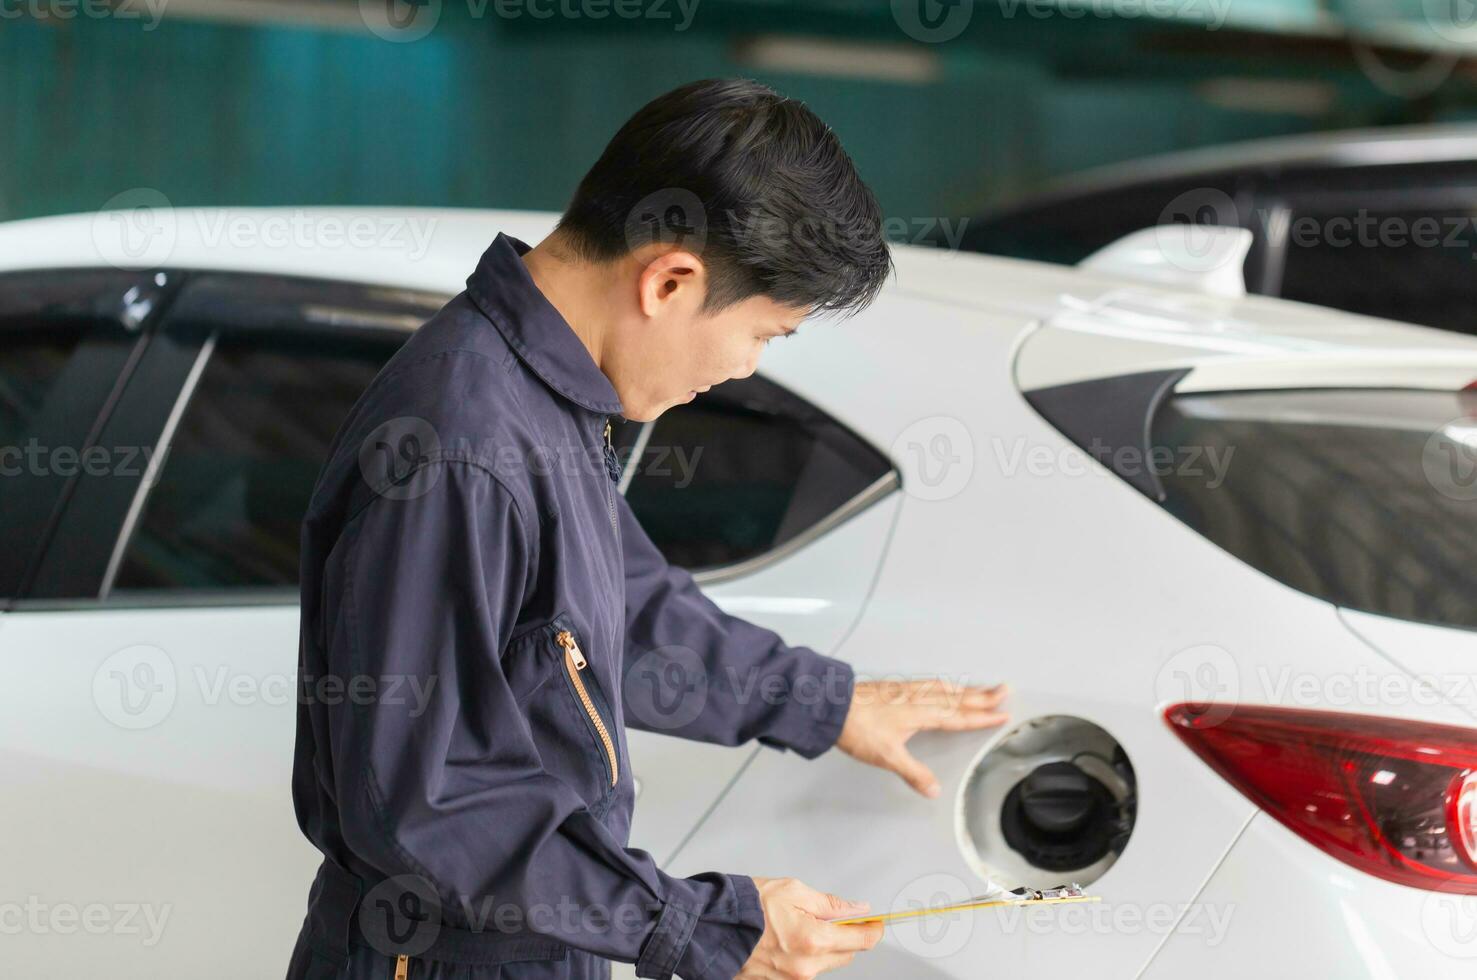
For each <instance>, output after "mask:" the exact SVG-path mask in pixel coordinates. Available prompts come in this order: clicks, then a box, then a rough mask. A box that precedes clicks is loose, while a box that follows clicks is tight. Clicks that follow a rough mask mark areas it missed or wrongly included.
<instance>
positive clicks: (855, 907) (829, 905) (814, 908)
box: [795, 887, 872, 920]
mask: <svg viewBox="0 0 1477 980" xmlns="http://www.w3.org/2000/svg"><path fill="white" fill-rule="evenodd" d="M795 904H796V906H798V907H799V908H801V909H804V910H805V911H806V912H809V913H810V914H811V915H813V916H815V917H816V918H817V919H822V920H825V919H849V918H853V917H855V916H858V915H866V914H867V913H868V912H870V911H872V906H870V905H868V904H867V903H866V902H851V901H848V900H846V899H844V898H841V897H840V896H839V895H832V894H830V893H829V892H819V891H816V890H815V889H813V888H808V887H807V888H806V890H805V894H803V895H799V896H796V900H795Z"/></svg>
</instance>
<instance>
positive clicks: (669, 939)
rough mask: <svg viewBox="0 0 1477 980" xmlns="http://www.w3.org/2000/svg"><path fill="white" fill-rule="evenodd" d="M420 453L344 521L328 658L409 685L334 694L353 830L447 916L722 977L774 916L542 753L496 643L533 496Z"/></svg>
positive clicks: (527, 552) (666, 971) (530, 549)
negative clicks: (681, 861) (400, 481)
mask: <svg viewBox="0 0 1477 980" xmlns="http://www.w3.org/2000/svg"><path fill="white" fill-rule="evenodd" d="M425 465H427V466H429V467H434V468H435V469H433V470H429V471H428V472H426V473H423V474H422V477H423V478H424V479H422V481H421V483H420V484H419V485H418V486H419V488H420V490H421V491H423V492H419V493H418V494H417V495H416V496H414V497H412V498H411V499H394V498H391V497H378V498H375V499H373V500H372V501H371V502H370V503H369V504H367V505H366V506H365V507H364V509H363V510H362V511H361V512H360V513H359V514H358V515H357V516H356V517H355V520H354V521H353V522H351V523H350V525H349V530H346V535H345V538H346V539H347V538H348V536H349V534H350V533H352V534H353V539H352V540H351V541H348V542H347V548H348V550H347V553H346V554H345V556H344V558H343V565H342V568H341V570H340V575H341V576H342V588H338V589H335V590H334V594H336V595H339V596H341V599H340V600H339V601H341V603H342V604H343V608H342V611H341V612H340V614H338V615H336V616H335V617H333V618H332V619H331V620H330V622H333V623H334V624H335V625H334V627H333V629H332V631H331V635H330V637H329V640H328V642H329V662H330V664H331V665H332V666H333V669H334V670H335V672H342V673H345V674H349V675H352V676H353V677H368V678H373V679H376V680H377V681H379V682H380V684H381V686H380V687H378V688H377V690H380V691H383V692H389V691H390V690H392V688H391V684H394V683H395V682H397V681H398V682H399V683H398V685H397V686H396V687H395V688H394V689H395V690H398V692H399V696H398V697H390V696H388V694H387V695H386V696H384V697H375V698H363V697H359V698H356V697H347V698H345V699H344V702H343V704H342V705H340V706H338V707H336V708H333V709H331V714H330V717H331V721H330V731H331V735H330V738H331V746H332V753H333V762H334V772H335V774H336V781H337V782H338V784H339V785H338V786H337V793H338V803H339V815H340V819H341V821H342V828H341V829H342V833H343V838H344V841H345V843H346V844H347V845H348V846H349V847H350V849H351V850H352V851H353V852H354V853H355V854H356V855H357V856H359V857H361V858H363V859H364V860H367V861H369V862H370V863H371V864H373V865H374V866H375V867H376V868H377V869H378V870H380V871H382V872H384V874H385V875H386V876H390V875H419V876H421V877H422V878H423V879H426V880H427V881H428V882H429V883H430V884H431V885H432V886H433V887H434V888H435V889H436V891H437V893H438V895H439V898H440V901H441V903H442V907H443V916H444V918H445V919H446V920H447V921H452V920H455V919H457V918H458V916H457V910H470V911H477V910H481V911H482V913H484V914H485V913H486V912H492V913H493V914H494V915H503V914H504V913H505V912H506V911H507V910H509V909H513V910H517V914H518V915H519V916H520V920H519V921H520V926H521V928H523V929H528V930H532V931H533V932H535V933H538V934H541V935H544V936H548V937H551V938H554V939H557V940H558V941H560V942H562V943H564V944H566V945H569V946H572V947H576V948H579V949H583V950H587V951H589V952H592V953H595V954H597V955H600V956H603V957H606V958H609V959H614V960H620V961H624V962H627V963H631V962H634V963H635V964H636V973H637V976H640V977H655V978H661V980H665V978H667V977H670V976H672V975H673V973H674V972H675V973H676V974H677V975H678V976H680V977H683V978H685V980H709V978H715V980H716V978H724V980H728V978H731V977H732V976H733V975H734V974H735V973H737V972H738V970H739V968H740V967H741V966H742V964H743V963H744V961H745V960H746V959H747V958H748V956H749V954H750V953H751V952H752V949H753V947H754V945H755V944H756V943H757V942H758V940H759V937H760V934H761V933H762V932H763V928H764V915H763V911H762V909H761V907H760V905H759V900H758V893H757V891H756V889H755V886H754V882H753V881H752V879H750V878H747V877H741V876H731V875H724V874H716V873H709V874H700V875H696V876H694V877H691V878H674V877H671V876H669V875H667V874H665V873H663V872H662V871H661V870H659V869H658V868H657V867H656V864H655V863H654V861H653V860H652V858H651V856H650V855H649V854H647V853H646V852H644V851H640V850H629V849H627V848H626V847H624V846H623V844H622V842H621V841H619V840H617V839H615V837H614V836H613V835H612V834H611V833H610V832H609V831H608V830H607V828H606V827H605V826H604V824H602V823H601V822H600V821H599V820H597V819H596V818H595V817H594V816H593V815H592V814H591V812H590V810H589V809H588V807H587V806H586V804H585V802H584V800H583V798H582V797H581V796H580V795H579V794H578V793H577V792H575V790H574V789H573V788H572V787H570V786H569V785H568V784H567V783H565V782H564V781H563V780H560V779H559V778H557V777H555V776H554V775H552V774H551V773H549V772H548V771H547V770H545V769H544V768H542V766H541V764H540V759H539V753H538V750H537V747H536V745H535V744H534V742H533V739H532V734H531V732H530V730H529V728H528V725H527V722H526V720H525V718H524V716H523V714H522V713H521V712H520V710H519V706H518V704H517V701H516V698H515V696H514V693H513V690H512V688H511V687H510V682H509V677H508V676H507V673H506V672H505V664H504V663H503V661H502V658H501V653H502V651H503V650H504V649H505V648H506V647H507V645H508V642H509V639H510V633H511V632H512V629H513V626H514V623H515V622H516V619H517V614H518V611H519V609H520V608H521V606H522V603H523V600H524V597H525V595H526V593H527V591H528V589H529V588H530V587H531V586H530V583H531V582H532V580H533V579H532V574H533V569H534V563H535V562H536V561H537V555H536V554H535V553H534V548H535V547H536V542H537V540H538V538H537V536H536V529H535V527H534V526H533V525H531V524H529V523H528V521H529V519H530V518H531V516H532V515H530V514H525V513H524V512H523V511H522V510H521V509H520V507H519V504H518V502H517V500H516V499H515V498H514V496H512V494H511V491H509V490H508V489H507V488H506V487H505V486H504V485H503V484H502V483H501V482H500V481H499V480H498V479H497V478H496V476H495V475H494V474H493V473H491V472H489V471H488V470H486V469H483V468H481V467H480V466H479V465H477V464H475V463H472V462H467V461H460V460H436V461H432V462H430V463H427V464H425ZM355 523H357V525H358V527H357V530H356V531H355V530H352V529H353V526H354V524H355ZM343 544H344V542H343V541H341V545H343ZM465 918H466V919H470V918H471V916H470V915H468V916H466V917H465ZM491 921H492V923H493V924H496V923H497V922H498V921H499V920H498V919H496V918H494V919H492V920H491ZM486 923H487V920H486V919H484V920H483V925H484V927H486ZM475 924H476V923H473V925H475ZM461 927H462V928H466V927H467V926H466V925H462V926H461Z"/></svg>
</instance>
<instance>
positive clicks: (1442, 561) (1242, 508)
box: [1154, 390, 1477, 628]
mask: <svg viewBox="0 0 1477 980" xmlns="http://www.w3.org/2000/svg"><path fill="white" fill-rule="evenodd" d="M1154 442H1155V444H1156V445H1157V446H1161V447H1167V448H1168V449H1169V450H1171V451H1175V450H1177V449H1183V448H1184V447H1195V449H1196V450H1197V452H1202V455H1199V456H1197V457H1196V458H1197V459H1198V460H1200V462H1199V463H1198V465H1195V466H1175V467H1171V468H1170V469H1169V471H1168V473H1167V475H1166V474H1163V473H1161V476H1162V477H1163V479H1164V486H1165V490H1166V492H1167V493H1168V500H1167V501H1166V503H1165V506H1166V507H1167V508H1168V509H1169V510H1170V511H1171V512H1172V513H1173V514H1175V516H1177V517H1179V518H1180V519H1181V520H1183V521H1184V522H1185V523H1186V524H1189V525H1190V526H1191V527H1193V528H1195V529H1196V530H1197V531H1199V532H1200V533H1201V534H1204V535H1205V536H1206V537H1207V538H1209V539H1211V540H1212V541H1214V542H1215V543H1216V544H1218V545H1220V546H1221V547H1222V548H1225V549H1226V550H1227V551H1230V552H1231V553H1232V554H1234V555H1236V556H1237V557H1238V558H1241V559H1242V560H1243V561H1246V562H1248V563H1249V564H1251V565H1253V566H1255V567H1256V568H1259V569H1261V570H1262V571H1264V572H1266V573H1267V574H1268V575H1270V576H1272V577H1273V578H1276V579H1278V580H1280V581H1282V582H1285V583H1286V584H1288V585H1290V586H1292V587H1293V588H1296V589H1300V590H1301V591H1303V592H1306V593H1308V594H1310V595H1314V596H1318V597H1320V598H1323V599H1327V600H1329V601H1330V602H1334V603H1337V604H1338V605H1340V606H1347V607H1350V608H1353V609H1360V610H1364V611H1368V612H1374V613H1380V614H1384V615H1387V616H1394V617H1399V618H1401V619H1408V620H1417V621H1421V622H1430V623H1441V624H1446V625H1453V626H1464V627H1468V628H1477V562H1474V561H1473V556H1474V555H1477V393H1463V394H1456V393H1449V394H1448V393H1442V392H1427V391H1379V390H1360V391H1285V392H1257V393H1237V394H1202V395H1181V396H1177V397H1174V398H1172V399H1171V400H1170V401H1169V402H1167V403H1166V405H1165V406H1164V407H1163V408H1162V409H1161V410H1160V412H1159V414H1158V416H1157V418H1156V421H1155V425H1154ZM1174 458H1177V459H1186V458H1188V457H1186V456H1184V454H1183V453H1177V454H1176V455H1175V457H1174ZM1208 459H1220V460H1223V461H1226V465H1224V466H1221V467H1220V468H1219V470H1217V468H1216V467H1212V466H1210V465H1208V464H1207V462H1206V460H1208Z"/></svg>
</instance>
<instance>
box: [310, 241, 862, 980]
mask: <svg viewBox="0 0 1477 980" xmlns="http://www.w3.org/2000/svg"><path fill="white" fill-rule="evenodd" d="M527 250H528V246H527V245H525V244H524V243H522V242H520V241H517V240H516V239H513V238H510V237H508V236H505V235H499V236H498V238H497V239H496V240H495V241H494V242H493V243H492V245H491V246H490V247H489V248H488V249H487V251H486V253H485V254H484V255H483V256H482V259H481V261H480V262H479V263H478V266H477V269H476V271H474V272H473V273H472V275H471V276H470V277H469V278H468V279H467V288H466V290H465V291H464V292H462V293H461V294H459V295H458V296H457V297H455V298H454V299H452V300H451V302H449V303H448V304H447V305H446V306H445V307H444V308H443V309H442V310H441V311H440V312H438V313H437V314H436V315H435V316H434V317H433V318H432V319H431V320H430V321H429V322H427V323H426V324H425V325H424V326H423V327H421V328H420V329H419V330H418V331H417V332H416V333H415V334H414V335H413V336H412V337H411V339H410V340H409V342H407V343H406V344H405V346H404V347H403V348H401V349H400V350H399V351H398V352H397V353H396V354H395V356H394V357H393V358H392V359H391V360H390V361H389V362H388V363H387V364H386V366H385V368H384V369H383V370H382V371H381V372H380V374H379V376H378V377H376V379H375V380H374V382H373V383H372V384H371V385H370V386H369V388H368V389H367V390H366V391H365V392H364V394H363V396H362V397H361V398H360V399H359V401H358V403H357V404H356V405H355V407H354V409H353V411H352V412H351V414H350V416H349V418H348V419H347V420H346V421H345V422H344V424H343V426H342V428H341V429H340V430H339V433H338V435H337V437H336V438H335V441H334V444H333V447H332V449H331V451H330V456H329V460H328V462H327V463H326V464H325V465H324V469H323V471H322V473H321V475H320V476H319V479H318V483H317V485H316V487H315V489H314V493H313V498H312V501H311V503H310V504H309V507H308V512H307V515H306V518H305V520H304V523H303V529H302V578H301V589H302V619H301V638H300V653H299V668H298V669H299V706H298V713H297V714H298V722H297V748H296V754H295V759H294V771H293V799H294V801H295V805H296V810H297V817H298V822H299V825H300V826H301V827H302V830H303V833H304V834H306V835H307V837H308V839H309V840H310V841H312V842H313V844H314V845H315V846H317V847H318V849H319V850H320V851H322V852H323V855H324V861H323V864H322V866H321V867H320V869H319V871H318V875H317V877H316V878H315V880H314V882H313V885H312V888H311V891H310V895H309V902H308V912H307V916H306V918H305V921H304V923H303V927H302V930H301V933H300V934H299V937H298V941H297V945H296V947H295V949H294V951H293V954H292V960H291V964H290V966H289V969H288V976H289V978H291V980H299V978H313V977H355V978H358V977H374V978H377V980H390V978H392V977H397V976H401V975H404V976H408V977H411V978H428V980H429V978H449V977H458V978H464V980H485V978H494V977H509V978H512V977H516V978H520V980H522V978H527V980H545V978H549V980H552V978H579V980H584V978H595V977H608V976H609V972H610V963H609V961H610V960H622V961H625V962H628V963H632V962H634V963H635V964H636V972H637V974H638V976H642V977H659V978H666V977H670V976H672V975H673V974H674V973H675V974H676V975H677V976H679V977H683V978H685V980H709V978H714V980H716V978H731V977H732V976H733V975H734V974H735V973H736V972H737V971H738V969H739V968H740V967H741V966H742V964H743V963H744V961H745V960H746V959H747V958H748V956H749V954H750V952H751V951H752V949H753V946H754V945H755V943H757V942H758V939H759V936H760V934H761V933H762V931H763V927H764V916H763V912H762V910H761V908H760V906H759V902H758V895H757V892H756V890H755V888H754V884H753V881H752V880H751V879H749V878H747V877H744V876H740V875H727V874H717V873H709V874H700V875H696V876H693V877H691V878H674V877H671V876H669V875H667V874H664V873H663V872H662V871H661V870H660V869H659V868H657V866H656V864H655V863H654V862H653V860H652V858H651V856H650V855H649V854H647V853H646V852H644V851H640V850H632V849H629V848H628V847H627V843H628V839H629V829H630V823H631V811H632V805H633V802H634V791H633V783H632V779H631V771H630V766H629V765H628V764H627V761H628V758H627V752H626V738H625V727H626V721H627V717H626V716H627V714H628V712H629V714H630V715H631V718H630V721H631V723H632V724H634V725H636V726H637V727H641V728H645V729H648V730H654V731H661V732H663V733H665V734H670V735H676V736H679V737H682V738H691V739H698V740H701V741H706V742H713V743H718V744H723V745H739V744H741V743H743V742H746V741H748V740H750V739H756V738H757V739H759V740H760V741H761V742H763V743H766V744H768V745H771V746H774V747H778V748H782V749H790V750H793V751H795V752H798V753H800V754H801V755H803V756H805V757H807V758H811V757H814V756H817V755H819V754H821V753H822V752H824V751H825V750H826V749H828V748H830V747H831V745H832V744H833V743H834V742H835V740H836V738H837V736H838V735H839V734H840V729H841V726H842V723H843V721H844V720H845V717H846V712H847V709H848V708H849V706H850V703H851V694H852V683H853V680H852V674H851V670H850V668H848V667H847V666H846V665H845V664H844V663H842V662H840V661H836V660H832V659H830V658H827V657H822V656H821V655H820V654H818V653H816V652H815V651H813V650H811V649H809V648H806V647H796V646H789V645H786V644H785V643H784V642H783V641H782V640H781V639H780V638H779V636H777V635H776V634H775V633H773V632H772V631H770V630H767V629H763V628H761V627H759V626H756V625H754V624H752V623H748V622H745V621H743V620H741V619H737V618H735V617H733V616H729V615H727V614H726V613H724V612H722V611H721V610H720V609H719V608H718V607H717V606H715V605H714V604H713V603H712V602H711V601H709V600H708V599H706V598H705V597H704V596H703V595H702V594H701V593H700V592H699V591H698V589H697V587H696V586H695V584H694V583H693V580H692V577H691V576H690V575H689V574H688V573H687V572H685V571H683V570H682V569H679V568H674V567H672V566H670V565H669V564H668V563H667V562H666V560H665V559H664V558H663V557H662V555H661V554H660V552H659V551H658V550H657V548H656V547H655V545H653V544H652V542H651V539H650V538H649V537H648V536H647V535H646V533H645V532H644V531H643V530H642V528H641V526H640V525H639V524H638V523H637V521H636V519H635V517H634V516H633V515H632V513H631V510H630V508H629V507H628V505H627V504H626V502H625V500H624V498H623V497H622V496H621V495H620V494H619V493H618V492H617V490H616V482H615V480H616V478H617V477H618V476H619V464H618V462H617V460H616V458H615V454H614V452H613V451H612V450H611V448H610V443H609V430H608V424H609V422H610V420H611V417H612V416H614V415H616V414H618V413H619V412H620V411H621V404H620V401H619V399H618V397H617V395H616V392H615V389H614V388H613V387H612V386H611V384H610V381H609V380H608V379H607V378H606V377H605V376H604V374H602V373H601V371H600V369H599V367H598V366H597V365H596V363H595V361H594V359H593V358H592V357H591V356H590V354H589V352H588V350H587V349H586V348H585V347H584V345H583V344H582V343H581V342H580V340H579V338H578V337H577V336H576V335H575V333H574V331H573V330H572V329H571V328H570V326H569V324H568V323H567V322H566V321H565V320H564V319H563V317H561V316H560V315H559V313H558V311H557V310H555V308H554V307H553V305H552V304H550V303H549V302H548V301H547V300H546V299H545V298H544V296H543V294H542V293H540V292H539V290H538V288H537V286H536V285H535V284H534V282H533V279H532V278H531V276H530V275H529V274H528V272H527V269H526V267H525V266H524V264H523V261H522V258H521V256H522V254H523V253H524V252H526V251H527ZM652 657H656V658H658V660H657V662H658V663H659V664H661V665H670V666H669V667H668V668H667V676H670V671H671V670H676V671H678V673H677V675H676V676H677V678H678V680H677V681H676V682H675V683H674V684H673V686H672V688H671V690H670V691H669V692H668V693H672V692H675V693H676V696H677V697H678V698H679V700H680V698H682V697H694V696H700V697H701V698H702V701H701V704H700V709H701V710H696V711H694V710H688V708H690V707H692V706H691V705H682V704H678V705H677V707H678V708H680V709H682V710H677V711H675V712H669V713H668V714H667V715H662V714H660V713H657V712H653V711H652V710H650V708H651V706H650V705H649V704H648V705H645V706H644V708H642V707H633V704H634V702H632V700H631V698H632V697H633V696H634V695H632V693H631V691H634V690H636V689H637V688H638V687H639V685H632V686H631V690H630V691H628V685H627V684H626V683H625V682H626V677H625V666H626V665H627V664H628V663H629V662H634V661H636V660H637V659H641V658H645V659H642V662H643V663H644V664H648V665H649V664H650V663H651V662H652V661H651V658H652ZM694 680H696V681H700V682H701V683H693V681H694ZM694 691H700V692H701V694H694V693H693V692H694ZM758 692H763V693H762V695H761V694H760V693H758ZM667 700H671V699H670V698H668V699H667ZM668 707H670V706H668Z"/></svg>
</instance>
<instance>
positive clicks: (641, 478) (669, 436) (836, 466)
mask: <svg viewBox="0 0 1477 980" xmlns="http://www.w3.org/2000/svg"><path fill="white" fill-rule="evenodd" d="M624 428H634V426H630V425H627V426H625V427H624ZM891 470H892V467H891V464H890V463H889V462H888V460H887V458H886V457H885V456H883V455H882V454H881V453H879V452H877V451H876V450H875V449H873V448H872V447H871V446H869V445H867V444H866V443H864V442H863V441H862V440H861V439H859V438H858V437H857V436H856V435H854V434H853V433H851V432H850V431H848V430H847V429H846V428H844V427H843V426H842V425H841V424H840V423H838V422H837V421H836V420H834V419H832V418H831V417H829V416H828V415H826V414H825V413H823V412H821V411H820V410H819V409H817V408H815V407H814V406H812V405H810V404H808V403H806V402H804V401H802V400H801V399H799V398H797V397H795V396H794V395H791V394H790V393H788V392H787V391H785V390H784V389H783V388H780V387H779V386H778V385H775V384H773V383H772V382H769V381H766V380H765V379H763V378H758V377H751V378H745V379H743V380H739V381H730V382H727V383H726V384H723V385H720V386H719V387H717V388H715V389H713V390H712V391H710V392H707V393H706V394H702V395H699V396H698V397H697V399H696V400H694V401H693V402H691V403H689V404H687V405H684V406H680V407H678V408H674V409H671V410H669V411H667V412H666V413H665V414H663V415H662V416H661V417H660V418H658V419H657V421H656V423H655V425H654V426H653V428H652V432H651V435H650V437H649V439H648V441H647V444H646V447H645V451H644V452H643V453H642V455H641V457H640V459H639V461H638V465H637V469H636V472H635V474H634V475H633V476H632V479H631V484H630V487H629V489H628V490H627V492H626V499H627V500H629V501H630V504H631V509H632V511H634V512H635V514H636V516H637V518H639V519H640V521H641V524H642V526H643V527H644V528H645V529H646V532H647V533H648V534H650V535H651V538H652V540H653V541H654V542H655V543H656V545H657V546H658V547H659V548H661V550H662V553H663V554H664V555H665V556H666V557H667V560H668V561H670V562H672V563H673V564H674V565H680V566H682V567H685V568H688V569H691V570H694V571H699V570H702V569H710V568H717V567H720V566H726V565H732V564H734V563H736V562H740V561H743V560H745V559H748V558H753V557H755V556H758V555H761V554H763V553H765V552H767V551H769V550H771V549H773V548H776V547H778V546H780V545H782V544H784V543H785V542H787V541H790V540H791V539H793V538H795V537H796V536H797V535H799V534H801V533H803V532H804V531H806V530H807V529H809V528H812V527H814V526H815V525H816V524H817V523H819V522H821V521H822V520H824V519H825V518H827V517H829V516H830V515H832V514H833V513H835V512H836V511H837V509H838V508H840V507H842V505H844V504H846V503H847V502H848V501H850V500H851V499H852V498H854V497H855V496H856V495H857V494H859V493H861V492H862V491H863V490H865V489H867V488H868V487H870V486H872V485H873V484H874V483H876V482H877V481H878V480H879V479H880V478H882V477H884V476H886V475H887V474H888V473H890V472H891Z"/></svg>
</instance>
